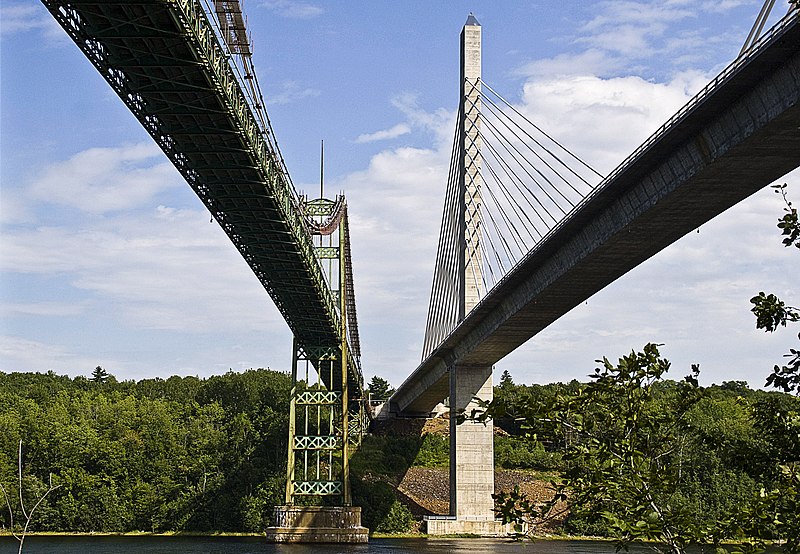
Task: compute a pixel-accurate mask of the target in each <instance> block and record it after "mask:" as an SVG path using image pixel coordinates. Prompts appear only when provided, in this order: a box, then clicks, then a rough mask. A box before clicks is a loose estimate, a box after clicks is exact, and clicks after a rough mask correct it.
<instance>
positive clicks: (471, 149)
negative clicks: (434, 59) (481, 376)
mask: <svg viewBox="0 0 800 554" xmlns="http://www.w3.org/2000/svg"><path fill="white" fill-rule="evenodd" d="M480 79H481V26H480V24H479V23H478V20H477V19H475V17H474V16H473V15H472V14H470V16H469V18H468V19H467V23H466V25H464V29H463V30H462V31H461V102H460V112H461V113H460V114H459V118H458V119H459V131H460V132H459V141H460V142H461V144H460V151H461V159H460V172H459V180H458V185H459V197H460V208H459V235H460V240H459V242H460V245H459V250H460V252H459V257H458V259H459V267H458V276H459V281H460V282H459V285H460V294H459V297H460V298H459V302H460V303H459V310H458V319H459V321H460V320H462V319H464V316H465V315H466V314H467V313H469V311H470V310H471V309H472V307H473V306H475V304H477V303H478V301H479V300H480V297H481V296H482V292H483V289H484V287H483V251H482V248H481V226H480V213H481V206H482V204H483V201H482V198H481V187H482V185H483V176H482V174H481V166H482V165H483V158H482V156H481V142H482V141H481V136H480V130H481V97H480V90H481V82H480Z"/></svg>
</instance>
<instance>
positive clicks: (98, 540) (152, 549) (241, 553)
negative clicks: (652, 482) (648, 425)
mask: <svg viewBox="0 0 800 554" xmlns="http://www.w3.org/2000/svg"><path fill="white" fill-rule="evenodd" d="M17 548H18V544H17V542H16V541H15V540H14V539H13V538H11V537H0V554H6V553H8V554H12V553H16V552H17ZM23 552H25V553H26V554H51V553H52V554H131V553H133V554H312V553H313V554H350V553H353V554H417V553H419V554H613V552H614V545H613V544H612V543H608V542H597V541H546V540H537V541H535V542H530V541H525V542H512V541H506V540H502V539H372V540H370V542H369V543H368V544H361V545H276V544H270V543H267V542H266V541H265V540H264V539H262V538H258V537H36V536H34V537H28V538H26V539H25V549H24V550H23ZM630 552H631V553H632V554H644V553H649V554H652V553H653V550H652V549H650V548H648V547H646V546H641V545H636V546H631V548H630ZM697 552H700V551H699V550H698V551H697Z"/></svg>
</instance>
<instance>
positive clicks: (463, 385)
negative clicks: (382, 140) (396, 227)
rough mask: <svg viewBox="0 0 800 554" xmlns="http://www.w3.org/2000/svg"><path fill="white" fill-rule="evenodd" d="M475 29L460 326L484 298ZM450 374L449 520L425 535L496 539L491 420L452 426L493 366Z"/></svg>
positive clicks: (484, 393) (464, 80)
mask: <svg viewBox="0 0 800 554" xmlns="http://www.w3.org/2000/svg"><path fill="white" fill-rule="evenodd" d="M480 87H481V26H480V23H478V20H477V19H476V18H475V17H474V16H473V15H472V14H470V15H469V17H468V18H467V22H466V24H465V25H464V28H463V30H462V31H461V97H460V106H459V132H458V135H457V140H458V141H459V143H460V144H459V145H458V151H459V153H460V156H459V161H458V163H459V175H458V179H457V181H456V183H457V186H458V219H457V221H458V233H457V234H458V250H459V252H458V258H457V259H458V267H457V282H458V298H457V301H458V303H459V306H458V321H459V322H460V321H462V320H463V319H464V318H465V317H466V314H468V313H469V312H470V310H472V308H473V307H474V306H475V305H477V304H478V302H479V301H480V298H481V297H482V296H483V294H484V292H485V291H484V290H483V288H484V281H483V249H482V246H481V209H482V204H483V202H482V198H481V189H482V186H483V176H482V172H481V170H482V164H483V159H482V154H481V146H482V139H481V133H480V131H481V97H480ZM449 373H450V514H449V517H447V518H429V519H428V521H427V532H428V534H430V535H450V534H459V533H469V534H476V535H499V534H502V533H503V526H502V524H501V523H500V522H499V521H496V520H495V516H494V500H493V499H492V493H493V492H494V433H493V426H492V423H491V421H488V422H486V423H481V422H476V421H471V420H469V419H468V420H467V421H464V422H462V423H461V424H458V423H457V420H458V416H459V415H460V414H462V413H466V414H470V413H471V412H472V410H473V409H475V408H478V401H491V400H492V384H493V383H492V366H491V365H469V364H460V363H456V364H454V365H453V366H452V367H450V368H449Z"/></svg>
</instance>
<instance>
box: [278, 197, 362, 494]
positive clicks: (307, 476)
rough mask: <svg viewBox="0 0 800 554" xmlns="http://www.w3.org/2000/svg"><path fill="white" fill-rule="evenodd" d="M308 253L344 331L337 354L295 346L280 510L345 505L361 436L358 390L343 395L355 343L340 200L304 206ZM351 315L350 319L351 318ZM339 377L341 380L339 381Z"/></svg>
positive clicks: (344, 212)
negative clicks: (312, 501)
mask: <svg viewBox="0 0 800 554" xmlns="http://www.w3.org/2000/svg"><path fill="white" fill-rule="evenodd" d="M303 205H304V212H305V213H306V216H307V220H308V226H309V229H310V230H311V232H312V234H313V236H314V249H315V252H316V253H317V256H318V258H319V261H320V264H321V266H322V267H323V271H324V274H325V277H326V279H327V281H328V284H329V285H330V287H331V292H332V294H333V295H334V296H335V297H336V298H337V299H338V300H339V314H340V317H341V321H340V326H339V328H340V329H341V330H342V335H341V337H340V345H339V348H338V349H337V348H327V347H325V346H323V345H320V346H318V347H316V348H309V347H307V346H306V347H303V346H301V345H300V344H299V341H298V342H296V344H295V352H294V357H293V361H292V391H291V400H290V405H289V445H290V446H289V458H288V464H287V475H286V503H287V504H295V503H297V502H298V501H299V500H300V499H301V497H302V498H303V502H308V497H313V498H321V497H331V496H333V497H336V498H338V499H340V500H341V503H342V504H343V505H345V506H347V505H349V504H350V483H349V471H348V453H349V449H350V447H351V446H353V445H355V444H357V443H358V442H359V441H360V438H361V436H362V435H363V433H364V431H365V429H366V426H365V424H364V423H365V410H364V402H363V395H362V394H361V390H360V389H359V390H358V391H357V393H358V394H353V393H354V392H356V391H351V390H350V389H349V382H348V380H347V379H342V375H343V373H342V372H341V370H340V368H341V367H342V365H346V364H347V363H354V361H353V360H354V358H353V356H352V353H351V349H350V345H352V344H355V345H357V344H358V339H357V334H356V335H355V337H354V336H353V334H352V332H351V331H350V329H351V322H355V313H354V311H355V306H354V304H353V303H352V302H351V299H352V296H353V294H352V286H351V285H352V281H351V275H352V271H351V270H350V248H349V235H348V232H347V226H348V220H347V206H346V204H345V202H344V198H341V197H340V198H337V199H336V200H327V199H324V198H320V199H317V200H312V201H308V202H304V203H303ZM351 309H352V310H353V313H352V314H351V313H350V311H351ZM337 375H338V376H339V381H337Z"/></svg>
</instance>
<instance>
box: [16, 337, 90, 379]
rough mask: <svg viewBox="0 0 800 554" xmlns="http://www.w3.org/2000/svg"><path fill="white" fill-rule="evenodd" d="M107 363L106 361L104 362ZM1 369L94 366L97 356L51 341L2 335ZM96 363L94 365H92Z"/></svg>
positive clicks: (27, 369) (46, 369)
mask: <svg viewBox="0 0 800 554" xmlns="http://www.w3.org/2000/svg"><path fill="white" fill-rule="evenodd" d="M103 363H104V364H105V363H106V362H105V361H104V362H103ZM0 364H2V366H0V371H3V372H12V371H48V370H51V369H56V368H59V369H57V372H59V373H61V372H62V370H61V369H60V368H64V367H80V368H85V369H88V368H92V367H95V366H96V365H97V358H89V357H86V356H84V355H82V354H78V353H76V352H74V351H72V350H71V349H69V348H65V347H63V346H60V345H57V344H54V343H53V342H51V341H47V342H41V341H36V340H29V339H25V338H20V337H15V336H8V335H0ZM92 364H94V365H92Z"/></svg>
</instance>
